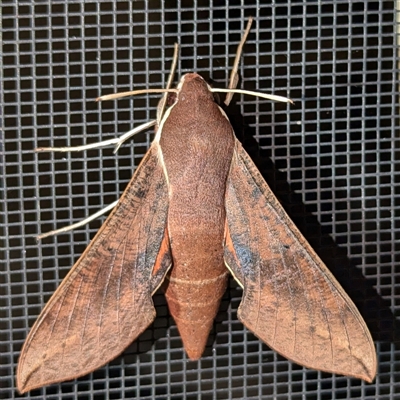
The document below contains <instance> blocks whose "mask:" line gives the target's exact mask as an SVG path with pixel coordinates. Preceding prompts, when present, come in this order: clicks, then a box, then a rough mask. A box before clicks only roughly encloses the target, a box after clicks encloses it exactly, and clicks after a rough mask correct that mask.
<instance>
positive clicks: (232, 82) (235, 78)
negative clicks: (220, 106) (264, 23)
mask: <svg viewBox="0 0 400 400" xmlns="http://www.w3.org/2000/svg"><path fill="white" fill-rule="evenodd" d="M252 23H253V17H249V22H247V26H246V29H245V31H244V33H243V37H242V40H241V41H240V43H239V45H238V47H237V50H236V57H235V61H234V63H233V67H232V71H231V76H230V78H229V86H228V88H229V89H236V86H237V84H238V82H239V75H238V68H239V62H240V57H241V55H242V51H243V46H244V44H245V43H246V40H247V36H248V35H249V32H250V28H251V24H252ZM233 94H234V93H232V92H228V94H227V95H226V97H225V101H224V103H225V105H227V106H229V103H230V102H231V100H232V97H233Z"/></svg>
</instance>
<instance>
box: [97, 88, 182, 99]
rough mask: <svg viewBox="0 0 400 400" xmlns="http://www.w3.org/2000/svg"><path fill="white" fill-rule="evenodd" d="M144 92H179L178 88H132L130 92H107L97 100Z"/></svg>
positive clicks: (119, 97)
mask: <svg viewBox="0 0 400 400" xmlns="http://www.w3.org/2000/svg"><path fill="white" fill-rule="evenodd" d="M144 93H178V89H141V90H132V91H129V92H121V93H113V94H106V95H105V96H100V97H98V98H97V99H96V101H104V100H115V99H121V98H122V97H128V96H136V95H138V94H144Z"/></svg>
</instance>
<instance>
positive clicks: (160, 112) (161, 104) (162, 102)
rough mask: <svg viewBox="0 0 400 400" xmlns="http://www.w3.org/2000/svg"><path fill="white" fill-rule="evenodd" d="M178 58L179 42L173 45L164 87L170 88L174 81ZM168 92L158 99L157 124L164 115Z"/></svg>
mask: <svg viewBox="0 0 400 400" xmlns="http://www.w3.org/2000/svg"><path fill="white" fill-rule="evenodd" d="M178 58H179V44H178V43H175V45H174V56H173V58H172V64H171V70H170V72H169V76H168V81H167V87H166V89H171V86H172V83H173V81H174V75H175V70H176V64H177V63H178ZM167 99H168V93H164V95H163V97H161V99H160V101H159V102H158V105H157V126H158V125H160V122H161V120H162V117H163V116H164V110H165V106H166V104H167Z"/></svg>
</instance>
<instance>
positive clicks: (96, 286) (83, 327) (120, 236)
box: [17, 144, 171, 392]
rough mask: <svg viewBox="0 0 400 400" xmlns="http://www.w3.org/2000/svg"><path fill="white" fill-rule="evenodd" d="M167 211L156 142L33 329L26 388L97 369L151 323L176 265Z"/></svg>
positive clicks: (21, 371)
mask: <svg viewBox="0 0 400 400" xmlns="http://www.w3.org/2000/svg"><path fill="white" fill-rule="evenodd" d="M167 210H168V187H167V182H166V180H165V177H164V172H163V168H162V166H161V165H160V163H159V160H158V157H157V145H156V144H153V146H152V147H151V148H150V150H149V151H148V153H147V154H146V155H145V157H144V159H143V161H142V162H141V164H140V166H139V167H138V169H137V171H136V172H135V174H134V176H133V178H132V180H131V181H130V183H129V184H128V187H127V188H126V190H125V192H124V193H123V195H122V197H121V199H120V201H119V203H118V205H117V206H116V207H115V209H114V210H113V212H112V213H111V215H110V216H109V217H108V218H107V220H106V221H105V222H104V224H103V225H102V227H101V228H100V230H99V232H98V233H97V235H96V236H95V238H94V239H93V240H92V242H91V243H90V244H89V246H88V247H87V249H86V250H85V252H84V253H83V254H82V256H81V257H80V259H79V260H78V261H77V262H76V264H75V265H74V267H73V268H72V269H71V271H70V272H69V274H68V275H67V277H66V278H65V279H64V280H63V282H62V283H61V285H60V286H59V288H58V289H57V291H56V292H55V293H54V295H53V296H52V297H51V299H50V300H49V302H48V303H47V305H46V307H45V308H44V309H43V311H42V313H41V314H40V316H39V318H38V320H37V321H36V323H35V324H34V326H33V328H32V330H31V332H30V333H29V336H28V338H27V340H26V342H25V345H24V347H23V349H22V352H21V356H20V360H19V364H18V371H17V386H18V390H19V391H20V392H26V391H29V390H32V389H34V388H38V387H41V386H44V385H48V384H51V383H55V382H61V381H65V380H69V379H74V378H76V377H79V376H81V375H85V374H87V373H89V372H91V371H93V370H95V369H96V368H98V367H100V366H102V365H104V364H106V363H107V362H109V361H110V360H112V359H113V358H115V357H116V356H118V355H119V354H120V353H121V352H122V351H123V350H124V349H125V348H126V347H127V346H129V344H130V343H131V342H132V341H133V340H135V339H136V338H137V337H138V336H139V335H140V334H141V333H142V332H143V331H144V330H145V329H146V328H147V327H148V326H149V325H150V324H151V322H152V321H153V320H154V318H155V314H156V313H155V309H154V306H153V302H152V298H151V296H152V294H153V293H154V292H155V291H156V290H157V288H158V287H159V286H160V285H161V283H162V281H163V279H164V277H165V274H166V273H167V271H168V269H169V268H170V266H171V257H170V248H169V242H168V236H167V232H166V225H167V224H166V221H167Z"/></svg>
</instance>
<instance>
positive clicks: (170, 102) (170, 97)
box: [167, 93, 176, 107]
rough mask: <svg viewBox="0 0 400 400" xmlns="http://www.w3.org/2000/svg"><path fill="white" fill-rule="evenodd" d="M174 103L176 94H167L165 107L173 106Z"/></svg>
mask: <svg viewBox="0 0 400 400" xmlns="http://www.w3.org/2000/svg"><path fill="white" fill-rule="evenodd" d="M175 101H176V93H168V96H167V107H171V106H172V105H173V104H175Z"/></svg>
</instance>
